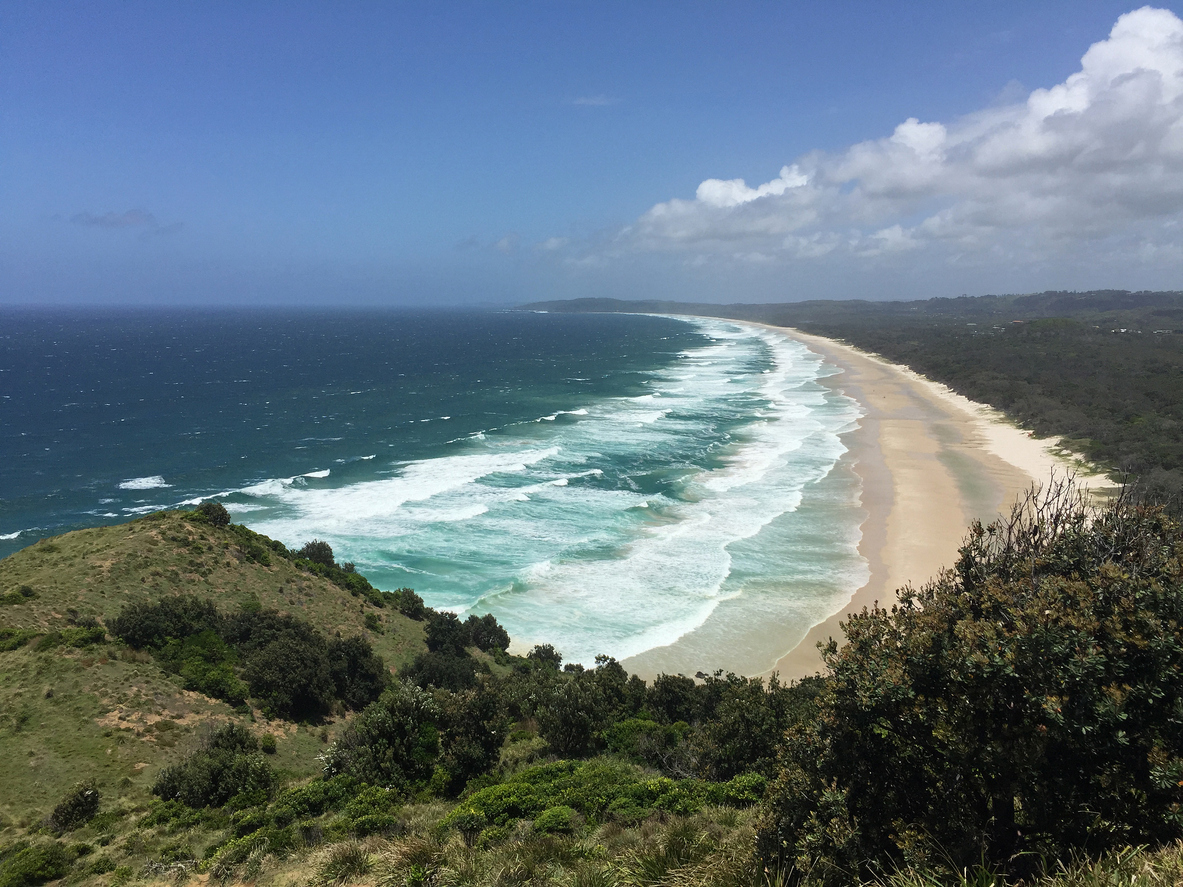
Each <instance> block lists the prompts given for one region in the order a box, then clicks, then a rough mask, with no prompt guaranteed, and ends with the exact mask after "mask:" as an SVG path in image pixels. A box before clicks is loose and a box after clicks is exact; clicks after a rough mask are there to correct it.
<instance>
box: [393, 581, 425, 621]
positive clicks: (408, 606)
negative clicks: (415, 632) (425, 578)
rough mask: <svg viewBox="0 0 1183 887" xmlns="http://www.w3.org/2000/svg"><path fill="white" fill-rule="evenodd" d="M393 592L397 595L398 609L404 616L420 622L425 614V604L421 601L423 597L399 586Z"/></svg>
mask: <svg viewBox="0 0 1183 887" xmlns="http://www.w3.org/2000/svg"><path fill="white" fill-rule="evenodd" d="M393 594H395V595H397V597H398V611H399V612H400V613H402V614H403V615H404V616H406V617H407V618H408V619H414V620H415V621H416V622H421V621H422V620H423V619H424V618H426V616H427V605H426V604H424V603H423V598H421V597H419V595H417V594H415V592H414V591H413V590H411V589H410V588H400V589H398V590H397V591H395V592H393Z"/></svg>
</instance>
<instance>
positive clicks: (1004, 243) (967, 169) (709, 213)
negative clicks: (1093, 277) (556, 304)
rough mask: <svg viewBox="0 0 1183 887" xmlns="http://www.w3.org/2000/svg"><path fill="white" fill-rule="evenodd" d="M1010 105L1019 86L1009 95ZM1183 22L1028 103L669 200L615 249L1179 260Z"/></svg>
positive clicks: (1165, 15) (906, 127)
mask: <svg viewBox="0 0 1183 887" xmlns="http://www.w3.org/2000/svg"><path fill="white" fill-rule="evenodd" d="M1008 89H1010V90H1011V93H1010V94H1011V95H1013V87H1008ZM1180 218H1183V21H1180V19H1179V18H1178V17H1176V16H1175V14H1174V13H1172V12H1170V11H1168V10H1164V9H1153V8H1151V7H1144V8H1142V9H1138V10H1135V11H1133V12H1130V13H1127V14H1126V15H1123V16H1121V18H1119V19H1118V21H1117V23H1116V24H1115V25H1114V26H1113V29H1112V31H1111V32H1110V34H1109V37H1108V39H1106V40H1103V41H1101V42H1098V43H1096V44H1094V45H1093V46H1092V47H1090V48H1089V49H1088V51H1087V52H1086V53H1085V54H1084V57H1083V58H1082V59H1081V67H1080V70H1079V71H1077V72H1076V73H1074V74H1072V75H1071V76H1070V77H1068V78H1067V79H1066V80H1065V81H1064V82H1063V83H1060V84H1057V85H1055V86H1052V87H1051V88H1048V89H1036V90H1035V91H1033V92H1031V93H1030V94H1029V95H1027V96H1026V98H1025V100H1022V101H1018V102H1012V103H1011V104H1006V105H994V106H991V107H988V108H985V109H983V110H981V111H978V112H976V113H973V114H970V115H967V116H965V117H963V118H960V119H958V120H955V121H951V122H948V123H939V122H922V121H920V120H918V119H916V118H914V117H913V118H909V119H908V120H905V121H904V122H903V123H901V124H899V126H897V127H896V128H895V131H894V132H893V133H892V134H891V135H889V136H886V137H884V138H880V139H875V140H871V141H866V142H861V143H859V144H856V145H853V146H851V147H850V148H847V149H846V150H844V151H840V152H835V153H824V152H815V153H812V154H807V155H805V156H803V157H800V158H798V159H797V160H796V162H794V163H792V164H789V165H787V166H785V167H784V168H782V169H781V171H780V175H779V176H778V177H777V178H775V179H772V180H771V181H769V182H766V183H764V184H761V185H757V186H755V187H749V186H748V185H747V183H746V182H745V181H744V180H743V179H707V180H706V181H704V182H703V183H702V184H701V185H699V186H698V189H697V191H696V193H695V197H694V199H693V200H685V199H677V198H675V199H672V200H669V201H666V202H664V203H659V204H657V205H656V206H654V207H653V208H651V209H650V210H649V211H648V212H646V213H644V214H643V215H642V216H641V217H640V218H639V219H637V221H636V222H635V223H634V224H632V225H630V226H628V228H626V229H624V230H623V231H622V232H621V233H620V235H619V236H618V237H617V238H616V239H615V241H614V242H613V245H612V250H615V251H618V252H632V253H645V252H654V251H675V252H676V251H685V252H686V253H688V254H692V255H694V256H703V255H708V256H716V257H726V259H727V260H728V261H734V260H736V259H740V258H742V257H743V256H753V257H759V258H758V261H761V262H763V261H765V260H766V259H767V258H768V257H769V256H771V257H774V258H777V259H779V260H782V261H791V262H796V263H801V262H812V263H825V262H837V261H851V260H852V257H857V258H856V259H854V260H855V261H863V262H872V263H873V262H882V261H892V259H891V257H892V256H898V255H899V254H900V253H908V254H910V256H911V258H910V261H915V260H916V257H917V256H920V255H926V256H929V257H930V258H931V259H932V260H937V261H941V262H944V263H945V264H960V265H973V264H974V263H978V264H982V263H997V262H999V261H1009V262H1014V263H1020V264H1021V263H1046V262H1047V261H1049V260H1050V259H1055V258H1056V257H1058V260H1059V261H1068V260H1069V259H1070V257H1071V256H1073V255H1087V256H1088V259H1089V261H1090V262H1092V263H1093V264H1094V265H1095V264H1097V263H1098V262H1102V261H1106V260H1111V261H1113V262H1133V261H1143V262H1155V261H1157V262H1167V261H1170V262H1172V263H1177V262H1178V261H1179V253H1180V251H1179V249H1177V248H1176V243H1177V240H1178V238H1179V233H1178V232H1179V229H1178V228H1177V227H1175V226H1174V225H1173V224H1164V223H1168V222H1174V221H1177V220H1178V219H1180Z"/></svg>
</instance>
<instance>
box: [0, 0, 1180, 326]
mask: <svg viewBox="0 0 1183 887" xmlns="http://www.w3.org/2000/svg"><path fill="white" fill-rule="evenodd" d="M1180 15H1183V5H1178V4H1176V5H1160V6H1157V7H1136V6H1133V5H1130V4H1129V3H1125V4H1122V3H1113V2H1103V0H1074V2H1059V0H1044V2H1038V3H1031V2H1029V0H1023V2H1009V0H1007V2H983V0H977V2H960V0H946V2H932V3H922V2H909V3H902V2H900V3H883V2H881V0H879V2H841V0H837V2H827V3H824V4H822V3H804V2H727V3H722V2H704V3H697V2H656V0H655V2H645V3H637V2H620V3H616V2H609V0H597V2H586V3H584V2H561V0H550V2H510V0H504V2H499V3H492V2H489V3H485V2H465V3H460V2H447V0H440V2H431V3H427V2H423V3H412V2H406V3H394V2H389V3H375V2H364V3H362V2H357V3H349V2H340V3H328V2H323V3H304V2H298V0H290V2H282V3H264V2H233V3H229V2H227V3H221V2H216V0H203V2H200V3H185V2H181V3H177V2H158V3H141V2H104V3H91V2H84V0H76V2H63V3H59V2H53V0H37V2H33V0H25V2H11V3H6V4H3V5H0V304H10V305H13V304H22V305H55V304H84V305H101V304H153V305H343V306H344V305H417V306H419V305H440V306H451V305H482V306H492V305H509V304H518V303H522V302H526V301H532V300H539V299H559V298H576V297H583V296H608V297H617V298H666V299H685V300H692V301H714V302H741V301H746V302H758V301H761V302H762V301H796V300H800V299H808V298H869V299H901V298H904V299H906V298H928V297H932V296H950V295H961V294H963V293H966V294H971V295H979V294H984V293H1015V292H1037V291H1043V290H1048V289H1057V290H1086V289H1100V288H1120V289H1131V290H1137V289H1183V275H1181V272H1183V233H1181V229H1180V222H1181V221H1183V21H1180V18H1179V16H1180Z"/></svg>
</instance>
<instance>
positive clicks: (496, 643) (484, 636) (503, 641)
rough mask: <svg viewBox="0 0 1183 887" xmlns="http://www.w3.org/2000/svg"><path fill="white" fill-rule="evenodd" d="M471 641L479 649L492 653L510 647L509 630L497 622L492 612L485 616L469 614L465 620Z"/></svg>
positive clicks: (465, 626)
mask: <svg viewBox="0 0 1183 887" xmlns="http://www.w3.org/2000/svg"><path fill="white" fill-rule="evenodd" d="M464 628H465V629H466V630H467V632H468V637H469V643H471V644H472V645H473V646H474V647H476V648H477V649H478V650H483V651H484V652H486V653H492V652H493V651H494V650H507V649H509V632H508V631H506V630H505V629H504V628H502V627H501V626H500V625H498V624H497V619H496V618H495V617H494V616H493V614H492V613H486V614H485V615H484V616H469V617H468V618H467V619H466V620H464Z"/></svg>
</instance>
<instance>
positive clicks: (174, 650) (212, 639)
mask: <svg viewBox="0 0 1183 887" xmlns="http://www.w3.org/2000/svg"><path fill="white" fill-rule="evenodd" d="M157 656H158V658H159V659H160V661H161V664H162V665H164V667H165V668H167V669H168V670H169V671H171V672H173V673H175V674H179V675H180V676H181V677H182V678H184V679H185V689H186V690H194V691H196V692H198V693H203V694H205V695H206V696H209V697H211V698H213V699H223V700H225V701H226V702H228V703H230V704H231V705H241V704H242V703H243V702H245V701H246V696H247V692H248V688H247V685H246V684H245V683H243V682H242V681H241V680H240V679H239V678H238V675H237V674H236V672H235V666H236V665H237V664H238V656H237V655H236V654H235V652H234V650H233V649H232V648H231V647H230V645H229V644H227V643H226V642H225V641H224V640H222V639H221V638H220V637H219V636H218V635H217V633H216V632H214V631H213V630H211V629H206V630H205V631H202V632H199V633H198V634H195V635H191V636H189V637H187V638H185V639H183V640H178V639H176V638H173V639H170V640H169V641H168V643H166V644H165V645H164V646H163V647H162V648H161V649H160V650H159V651H158V652H157Z"/></svg>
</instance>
